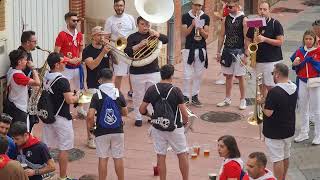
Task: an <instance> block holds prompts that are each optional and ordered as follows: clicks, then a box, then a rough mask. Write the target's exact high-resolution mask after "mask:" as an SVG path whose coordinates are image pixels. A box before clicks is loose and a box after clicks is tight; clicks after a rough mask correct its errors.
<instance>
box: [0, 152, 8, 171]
mask: <svg viewBox="0 0 320 180" xmlns="http://www.w3.org/2000/svg"><path fill="white" fill-rule="evenodd" d="M9 161H10V158H9V157H8V156H7V155H6V154H1V155H0V169H2V168H4V167H5V166H6V165H7V164H8V163H9Z"/></svg>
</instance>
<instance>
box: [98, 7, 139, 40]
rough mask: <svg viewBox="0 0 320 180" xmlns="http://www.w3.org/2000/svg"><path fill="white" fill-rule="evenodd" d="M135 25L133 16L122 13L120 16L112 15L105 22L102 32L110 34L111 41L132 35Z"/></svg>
mask: <svg viewBox="0 0 320 180" xmlns="http://www.w3.org/2000/svg"><path fill="white" fill-rule="evenodd" d="M135 29H136V24H135V21H134V18H133V16H131V15H129V14H126V13H123V14H122V15H121V16H118V15H113V16H111V17H109V18H108V19H107V20H106V23H105V26H104V30H105V31H106V32H107V33H111V39H114V40H115V39H116V38H118V37H126V36H128V35H129V34H131V33H133V31H134V30H135Z"/></svg>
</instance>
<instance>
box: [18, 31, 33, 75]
mask: <svg viewBox="0 0 320 180" xmlns="http://www.w3.org/2000/svg"><path fill="white" fill-rule="evenodd" d="M35 34H36V33H35V32H34V31H24V32H23V33H22V35H21V45H20V46H19V47H18V49H21V50H23V51H25V52H26V53H27V60H28V61H33V59H32V54H31V51H33V50H35V48H36V46H37V37H36V36H35ZM23 72H24V73H25V75H26V76H28V77H30V76H31V70H30V69H29V68H28V67H27V68H26V69H25V70H24V71H23Z"/></svg>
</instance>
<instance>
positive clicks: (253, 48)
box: [248, 27, 259, 68]
mask: <svg viewBox="0 0 320 180" xmlns="http://www.w3.org/2000/svg"><path fill="white" fill-rule="evenodd" d="M258 36H259V28H258V27H255V28H254V33H253V42H252V43H250V44H249V46H248V50H249V53H250V66H251V67H252V68H255V67H256V64H257V51H258V48H259V47H258V43H257V37H258Z"/></svg>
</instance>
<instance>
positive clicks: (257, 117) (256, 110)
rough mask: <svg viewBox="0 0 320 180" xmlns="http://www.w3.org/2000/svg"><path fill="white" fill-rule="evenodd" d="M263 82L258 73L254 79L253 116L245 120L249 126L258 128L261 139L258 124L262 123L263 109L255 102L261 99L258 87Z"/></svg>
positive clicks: (261, 75) (261, 76)
mask: <svg viewBox="0 0 320 180" xmlns="http://www.w3.org/2000/svg"><path fill="white" fill-rule="evenodd" d="M262 81H263V74H262V73H260V74H258V75H257V77H256V93H255V102H254V107H253V115H252V116H250V117H249V118H248V119H247V122H248V123H249V124H251V125H254V126H257V125H258V126H259V136H260V139H261V126H260V124H261V123H262V122H263V111H262V110H263V108H262V106H261V104H258V102H257V98H260V97H261V89H260V85H261V84H262Z"/></svg>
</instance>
